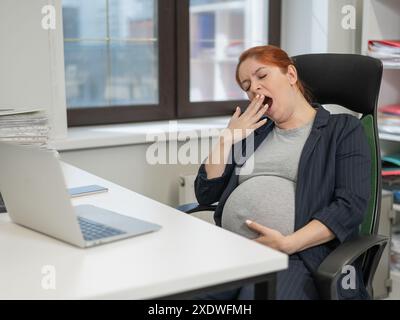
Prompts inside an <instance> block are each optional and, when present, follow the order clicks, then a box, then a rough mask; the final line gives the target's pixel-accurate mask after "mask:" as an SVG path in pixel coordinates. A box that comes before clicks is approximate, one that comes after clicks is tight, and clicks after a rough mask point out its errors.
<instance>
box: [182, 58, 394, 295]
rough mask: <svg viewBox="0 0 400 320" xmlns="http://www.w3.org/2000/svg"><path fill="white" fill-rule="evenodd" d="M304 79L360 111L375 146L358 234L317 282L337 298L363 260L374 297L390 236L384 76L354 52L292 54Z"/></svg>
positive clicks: (326, 97)
mask: <svg viewBox="0 0 400 320" xmlns="http://www.w3.org/2000/svg"><path fill="white" fill-rule="evenodd" d="M293 60H294V62H295V65H296V68H297V70H298V74H299V77H300V79H301V80H302V81H303V82H304V84H305V85H306V87H307V88H308V89H309V90H310V92H311V94H312V97H313V101H315V102H318V103H320V104H336V105H340V106H343V107H345V108H347V109H349V110H351V111H354V112H357V113H360V114H362V116H361V122H362V124H363V126H364V131H365V133H366V135H367V138H368V142H369V146H370V149H371V159H372V166H371V167H372V168H371V177H372V179H371V197H370V201H369V205H368V209H367V212H366V215H365V219H364V221H363V223H362V225H361V227H360V235H359V236H358V237H357V238H355V239H352V240H349V241H346V242H344V243H342V244H341V245H340V246H339V247H338V248H336V249H335V250H334V251H333V252H331V254H330V255H329V256H327V257H326V259H325V260H324V261H323V262H322V263H321V265H320V267H319V268H318V270H317V272H316V274H315V281H316V284H317V287H318V289H319V291H320V295H321V298H322V299H334V300H336V299H338V290H337V282H338V279H339V277H340V276H341V275H342V270H343V267H344V266H346V265H349V264H352V263H353V262H355V261H356V260H357V261H361V266H362V270H363V277H364V278H363V279H364V284H365V286H366V288H367V291H368V293H369V294H370V296H371V297H373V289H372V280H373V277H374V274H375V271H376V268H377V266H378V264H379V261H380V258H381V256H382V252H383V250H384V249H385V246H386V244H387V242H388V237H384V236H380V235H378V234H377V231H378V225H379V216H380V200H381V159H380V149H379V137H378V129H377V121H376V117H377V114H376V113H377V102H378V95H379V89H380V84H381V78H382V69H383V68H382V62H381V61H380V60H377V59H374V58H370V57H366V56H361V55H353V54H306V55H300V56H296V57H293ZM215 208H216V206H215V205H214V206H199V205H198V204H187V205H183V206H180V207H178V209H179V210H181V211H184V212H186V213H194V212H197V211H214V210H215Z"/></svg>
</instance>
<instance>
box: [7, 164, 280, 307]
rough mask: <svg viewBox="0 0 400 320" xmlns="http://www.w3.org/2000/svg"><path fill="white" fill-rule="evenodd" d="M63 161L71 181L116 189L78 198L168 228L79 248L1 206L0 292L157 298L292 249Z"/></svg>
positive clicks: (266, 266)
mask: <svg viewBox="0 0 400 320" xmlns="http://www.w3.org/2000/svg"><path fill="white" fill-rule="evenodd" d="M62 165H63V170H64V173H65V176H66V180H67V186H68V187H74V186H80V185H87V184H100V185H103V186H106V187H108V188H109V190H110V191H109V192H108V193H103V194H97V195H91V196H85V197H80V198H75V199H73V204H85V203H87V204H94V205H97V206H102V207H104V208H107V209H111V210H114V211H116V212H119V213H123V214H126V215H129V216H133V217H137V218H140V219H144V220H147V221H150V222H155V223H158V224H160V225H162V229H161V230H160V231H157V232H153V233H150V234H146V235H142V236H138V237H134V238H130V239H126V240H121V241H118V242H114V243H109V244H105V245H101V246H98V247H94V248H90V249H80V248H77V247H74V246H72V245H69V244H67V243H64V242H61V241H59V240H56V239H53V238H50V237H47V236H46V235H42V234H39V233H37V232H34V231H31V230H29V229H26V228H23V227H21V226H18V225H15V224H13V223H11V222H10V219H9V217H8V215H7V214H0V299H151V298H158V297H165V296H171V295H176V294H179V293H183V292H190V291H193V290H196V289H199V288H204V287H210V286H213V285H218V284H224V283H230V282H234V281H236V280H241V279H248V278H252V277H255V276H260V275H265V274H274V273H275V272H276V271H279V270H282V269H285V268H287V256H286V255H285V254H282V253H280V252H277V251H275V250H272V249H269V248H267V247H265V246H262V245H260V244H258V243H255V242H254V241H250V240H247V239H245V238H242V237H240V236H238V235H236V234H233V233H231V232H228V231H226V230H223V229H221V228H218V227H216V226H213V225H211V224H208V223H206V222H204V221H201V220H199V219H197V218H194V217H191V216H190V215H187V214H185V213H182V212H179V211H177V210H175V209H173V208H171V207H168V206H166V205H164V204H161V203H159V202H157V201H154V200H151V199H149V198H146V197H144V196H142V195H140V194H137V193H135V192H132V191H130V190H128V189H125V188H123V187H121V186H118V185H116V184H114V183H111V182H109V181H107V180H104V179H101V178H99V177H96V176H94V175H92V174H89V173H87V172H85V171H83V170H80V169H78V168H76V167H73V166H71V165H67V164H62ZM45 178H46V177H45V176H44V179H45ZM160 179H162V177H160ZM21 201H23V200H22V199H21ZM46 265H51V266H54V267H55V271H56V273H55V286H56V288H55V289H43V287H42V280H43V278H44V277H46V275H45V274H42V268H43V266H46Z"/></svg>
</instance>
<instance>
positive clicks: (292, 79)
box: [286, 64, 297, 85]
mask: <svg viewBox="0 0 400 320" xmlns="http://www.w3.org/2000/svg"><path fill="white" fill-rule="evenodd" d="M286 75H287V77H288V79H289V83H290V85H295V84H296V83H297V70H296V68H295V66H294V65H292V64H291V65H290V66H288V71H287V74H286Z"/></svg>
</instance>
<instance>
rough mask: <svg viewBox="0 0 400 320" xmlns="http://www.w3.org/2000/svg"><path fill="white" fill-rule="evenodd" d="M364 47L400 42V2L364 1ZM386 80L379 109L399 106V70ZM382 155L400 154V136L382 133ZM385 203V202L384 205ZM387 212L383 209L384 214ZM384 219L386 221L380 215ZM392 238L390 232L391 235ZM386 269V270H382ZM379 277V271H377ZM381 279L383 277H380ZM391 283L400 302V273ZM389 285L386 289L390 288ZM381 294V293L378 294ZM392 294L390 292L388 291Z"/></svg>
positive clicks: (392, 68) (387, 70)
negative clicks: (371, 41)
mask: <svg viewBox="0 0 400 320" xmlns="http://www.w3.org/2000/svg"><path fill="white" fill-rule="evenodd" d="M362 21H363V22H362V37H361V38H362V43H361V52H362V54H364V55H367V52H368V41H369V40H383V39H400V1H398V0H385V1H379V0H364V1H363V20H362ZM383 68H384V71H383V76H382V85H381V91H380V94H379V100H378V108H379V107H381V106H384V105H389V104H397V103H400V92H399V90H398V88H399V87H400V72H399V70H400V66H397V65H391V64H385V63H383ZM379 139H380V147H381V154H382V155H386V154H392V153H398V152H400V143H399V142H400V135H396V134H391V133H386V132H379ZM383 200H384V199H382V203H383V202H384V201H383ZM384 210H385V208H381V213H383V212H384ZM393 210H394V211H396V213H398V212H400V205H399V204H394V205H393ZM381 219H383V217H382V214H381ZM389 221H390V222H387V221H382V220H381V221H380V224H381V223H383V224H385V223H388V224H390V225H391V228H392V230H393V228H394V226H393V223H395V221H396V219H391V220H389ZM388 235H390V231H389V233H388ZM389 250H390V246H388V247H387V248H385V252H384V255H383V256H386V257H389V256H390V255H389V253H390V252H389ZM388 263H389V261H381V262H380V266H382V268H381V270H379V272H380V274H379V275H378V278H379V279H382V278H385V277H383V274H382V272H383V271H382V270H383V269H385V274H386V268H387V267H386V265H387V264H388ZM384 265H385V267H383V266H384ZM377 273H378V271H377ZM379 276H380V277H379ZM387 276H388V277H390V279H391V281H392V292H391V293H390V295H389V297H388V299H400V272H398V271H390V273H388V275H387ZM389 282H390V281H388V282H387V288H388V286H389ZM379 291H381V290H379ZM388 292H389V290H388ZM384 295H385V294H384V292H379V293H378V296H384Z"/></svg>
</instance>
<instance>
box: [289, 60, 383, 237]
mask: <svg viewBox="0 0 400 320" xmlns="http://www.w3.org/2000/svg"><path fill="white" fill-rule="evenodd" d="M293 61H294V63H295V66H296V69H297V71H298V74H299V78H300V79H301V80H302V81H303V83H304V84H305V86H306V88H307V89H308V90H309V91H310V93H311V95H312V98H313V102H318V103H320V104H336V105H340V106H343V107H345V108H347V109H349V110H351V111H354V112H357V113H360V114H361V115H362V116H361V122H362V124H363V127H364V131H365V134H366V136H367V139H368V143H369V146H370V149H371V160H372V162H371V164H372V165H371V196H370V200H369V204H368V209H367V212H366V215H365V218H364V221H363V223H362V225H361V228H360V232H361V233H363V234H376V233H377V231H378V226H379V215H380V203H381V202H380V200H381V158H380V148H379V134H378V128H377V104H378V96H379V90H380V85H381V79H382V71H383V67H382V62H381V61H380V60H378V59H374V58H371V57H367V56H362V55H356V54H332V53H326V54H325V53H323V54H306V55H299V56H295V57H293Z"/></svg>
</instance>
